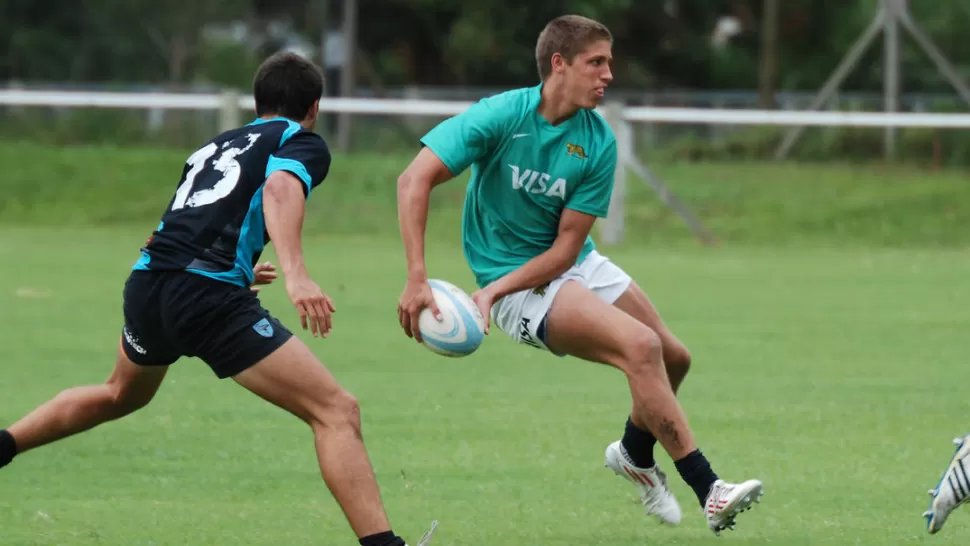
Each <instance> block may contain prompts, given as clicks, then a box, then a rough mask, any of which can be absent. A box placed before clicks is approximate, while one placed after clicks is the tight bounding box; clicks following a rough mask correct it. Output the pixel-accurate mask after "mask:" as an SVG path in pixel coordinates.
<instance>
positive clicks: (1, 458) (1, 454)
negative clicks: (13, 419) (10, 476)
mask: <svg viewBox="0 0 970 546" xmlns="http://www.w3.org/2000/svg"><path fill="white" fill-rule="evenodd" d="M16 454H17V442H15V441H14V439H13V436H11V435H10V433H9V432H7V431H6V429H4V430H0V468H3V467H5V466H7V465H8V464H10V461H12V460H13V458H14V456H15V455H16Z"/></svg>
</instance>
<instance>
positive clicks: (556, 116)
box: [537, 81, 579, 126]
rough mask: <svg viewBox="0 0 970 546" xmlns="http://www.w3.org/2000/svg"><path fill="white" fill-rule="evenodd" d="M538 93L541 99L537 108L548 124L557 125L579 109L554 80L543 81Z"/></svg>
mask: <svg viewBox="0 0 970 546" xmlns="http://www.w3.org/2000/svg"><path fill="white" fill-rule="evenodd" d="M540 94H541V96H542V100H540V101H539V108H538V109H537V110H538V112H539V115H540V116H542V117H543V118H545V119H546V121H548V122H549V124H550V125H553V126H555V125H559V124H560V123H562V122H564V121H566V120H567V119H569V118H571V117H573V116H574V115H575V114H576V112H578V111H579V107H578V106H576V105H575V104H573V102H572V101H570V100H569V99H568V97H567V96H566V93H565V90H564V89H563V88H562V87H561V86H559V85H557V83H556V82H555V81H547V82H545V83H543V84H542V89H541V90H540Z"/></svg>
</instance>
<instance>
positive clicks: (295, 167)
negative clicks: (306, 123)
mask: <svg viewBox="0 0 970 546" xmlns="http://www.w3.org/2000/svg"><path fill="white" fill-rule="evenodd" d="M276 171H287V172H290V173H293V174H294V175H296V177H297V178H299V179H300V180H302V181H303V184H304V186H305V188H306V190H305V191H304V195H306V196H309V195H310V191H311V190H312V189H313V188H315V187H317V186H319V185H320V183H321V182H323V180H324V179H325V178H326V177H327V173H328V172H329V171H330V149H329V148H328V147H327V143H326V142H324V140H323V138H322V137H321V136H320V135H318V134H316V133H314V132H312V131H305V130H301V131H298V132H297V133H296V134H295V135H293V136H292V137H290V138H289V139H287V140H286V141H285V142H284V143H283V145H282V146H280V148H279V149H278V150H276V152H274V153H273V154H272V155H270V156H269V161H267V162H266V176H267V177H269V175H271V174H273V173H274V172H276Z"/></svg>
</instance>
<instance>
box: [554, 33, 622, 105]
mask: <svg viewBox="0 0 970 546" xmlns="http://www.w3.org/2000/svg"><path fill="white" fill-rule="evenodd" d="M612 62H613V48H612V46H611V45H610V42H609V41H608V40H601V41H599V42H594V43H592V44H591V45H590V46H589V47H587V48H586V50H585V51H583V52H582V53H580V54H578V55H576V57H575V58H573V62H572V63H570V64H569V65H567V66H566V70H565V76H566V82H567V88H568V89H569V95H570V97H571V98H572V100H573V102H574V103H575V104H576V106H578V107H580V108H596V106H598V105H599V103H600V101H601V100H603V94H604V92H605V91H606V88H607V86H609V85H610V82H611V81H613V71H612V70H611V69H610V65H611V64H612Z"/></svg>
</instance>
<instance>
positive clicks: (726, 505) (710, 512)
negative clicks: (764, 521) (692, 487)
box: [704, 480, 764, 536]
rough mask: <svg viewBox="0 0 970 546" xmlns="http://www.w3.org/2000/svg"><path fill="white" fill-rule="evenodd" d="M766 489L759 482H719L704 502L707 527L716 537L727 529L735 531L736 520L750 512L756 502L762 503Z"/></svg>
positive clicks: (715, 483)
mask: <svg viewBox="0 0 970 546" xmlns="http://www.w3.org/2000/svg"><path fill="white" fill-rule="evenodd" d="M763 494H764V488H763V486H762V485H761V482H760V481H758V480H748V481H746V482H744V483H727V482H726V481H724V480H717V481H716V482H714V485H712V486H711V491H710V492H709V493H708V494H707V501H705V502H704V515H705V516H707V526H708V527H709V528H710V529H711V530H712V531H714V534H715V535H719V536H720V534H721V531H723V530H725V529H734V520H735V518H736V517H737V515H738V514H740V513H741V512H744V511H747V510H750V509H751V507H752V505H753V504H754V503H756V502H761V496H762V495H763Z"/></svg>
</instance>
